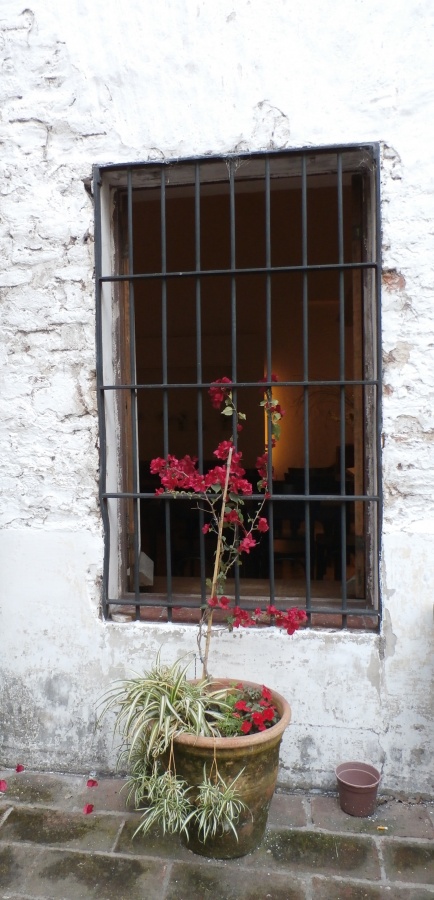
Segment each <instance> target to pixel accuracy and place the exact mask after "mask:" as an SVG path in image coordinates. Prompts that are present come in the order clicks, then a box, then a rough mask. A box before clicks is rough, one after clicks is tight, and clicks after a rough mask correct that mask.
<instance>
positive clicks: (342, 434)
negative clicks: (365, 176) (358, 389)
mask: <svg viewBox="0 0 434 900" xmlns="http://www.w3.org/2000/svg"><path fill="white" fill-rule="evenodd" d="M337 202H338V261H339V265H340V266H341V265H343V263H344V209H343V187H342V154H341V153H338V154H337ZM345 350H346V348H345V281H344V271H343V269H339V380H340V382H341V386H340V388H339V403H340V408H339V416H340V421H339V444H340V448H341V449H340V460H339V469H340V471H339V480H340V494H341V497H343V496H345V494H346V454H345V446H346V404H345V399H346V397H345V391H346V387H345V384H344V382H345V369H346V353H345ZM340 536H341V546H340V559H341V565H340V568H341V591H342V595H341V596H342V624H343V626H344V627H346V626H347V617H346V615H345V610H346V608H347V506H346V502H344V501H341V503H340Z"/></svg>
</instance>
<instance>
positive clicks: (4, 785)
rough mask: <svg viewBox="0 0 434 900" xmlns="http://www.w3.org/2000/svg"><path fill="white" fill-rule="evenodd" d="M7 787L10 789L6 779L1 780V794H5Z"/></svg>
mask: <svg viewBox="0 0 434 900" xmlns="http://www.w3.org/2000/svg"><path fill="white" fill-rule="evenodd" d="M7 789H8V786H7V783H6V781H0V794H4V792H5V791H7Z"/></svg>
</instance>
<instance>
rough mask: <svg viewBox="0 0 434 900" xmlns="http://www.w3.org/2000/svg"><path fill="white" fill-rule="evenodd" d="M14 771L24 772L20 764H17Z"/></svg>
mask: <svg viewBox="0 0 434 900" xmlns="http://www.w3.org/2000/svg"><path fill="white" fill-rule="evenodd" d="M15 771H16V772H24V766H22V765H21V763H18V765H17V766H16V768H15Z"/></svg>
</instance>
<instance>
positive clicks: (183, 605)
mask: <svg viewBox="0 0 434 900" xmlns="http://www.w3.org/2000/svg"><path fill="white" fill-rule="evenodd" d="M267 599H268V598H267V597H263V598H262V602H266V601H267ZM315 599H318V600H321V598H320V597H319V598H313V602H315ZM260 600H261V598H260V597H258V598H256V599H255V600H245V601H243V600H241V601H240V603H241V605H242V607H243V608H244V609H255V608H256V607H257V606H258V602H259V601H260ZM107 603H108V605H109V606H142V607H144V608H146V607H150V608H152V607H156V608H157V609H164V608H165V607H170V608H171V609H173V608H175V609H176V608H180V609H192V610H195V609H197V610H199V609H200V608H201V606H202V605H203V604H202V603H201V600H200V598H199V597H198V600H197V603H194V602H193V601H192V600H190V601H189V600H187V599H185V600H184V599H182V600H181V599H180V597H179V596H178V597H177V598H175V599H172V600H169V599H166V598H164V599H161V600H159V599H157V598H156V597H153V596H152V595H150V594H148V595H143V594H141V595H140V596H139V597H136V596H135V595H131V598H129V599H123V600H108V601H107ZM289 603H292V605H293V606H295V607H296V608H297V609H303V610H305V609H306V606H305V604H303V603H301V602H300V600H299V598H297V599H296V600H291V599H290V598H289V599H288V601H287V603H286V604H281V609H282V610H284V609H286V608H287V607H288V604H289ZM311 604H312V600H311ZM338 604H340V605H339V606H338ZM341 604H342V601H341V599H340V598H337V599H336V606H335V607H333V608H332V609H331V608H330V607H329V606H312V605H310V607H309V613H310V614H311V615H318V614H321V615H326V616H337V615H345V616H356V617H362V616H370V617H371V618H373V619H376V618H379V616H380V613H379V611H378V610H373V609H367V608H360V607H357V608H356V609H352V608H350V607H347V606H345V607H343V606H342V605H341ZM205 605H206V604H205ZM273 605H274V606H276V608H277V609H278V608H279V607H278V606H277V601H276V599H275V600H274V603H273ZM230 608H231V607H229V609H230ZM154 624H158V622H155V623H154ZM216 624H217V625H218V624H219V623H218V622H217V623H216ZM221 624H225V623H221ZM260 627H265V628H266V627H269V626H267V625H264V626H260Z"/></svg>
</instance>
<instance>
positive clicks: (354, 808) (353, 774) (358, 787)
mask: <svg viewBox="0 0 434 900" xmlns="http://www.w3.org/2000/svg"><path fill="white" fill-rule="evenodd" d="M336 778H337V780H338V789H339V802H340V805H341V809H342V810H343V811H344V812H346V813H348V815H350V816H372V813H373V812H374V810H375V804H376V802H377V790H378V785H379V783H380V773H379V771H378V770H377V769H376V768H375V767H374V766H370V765H368V764H367V763H362V762H346V763H341V764H340V765H339V766H338V767H337V768H336Z"/></svg>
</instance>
